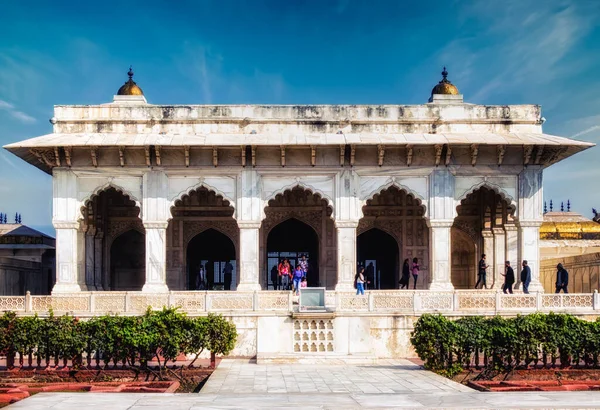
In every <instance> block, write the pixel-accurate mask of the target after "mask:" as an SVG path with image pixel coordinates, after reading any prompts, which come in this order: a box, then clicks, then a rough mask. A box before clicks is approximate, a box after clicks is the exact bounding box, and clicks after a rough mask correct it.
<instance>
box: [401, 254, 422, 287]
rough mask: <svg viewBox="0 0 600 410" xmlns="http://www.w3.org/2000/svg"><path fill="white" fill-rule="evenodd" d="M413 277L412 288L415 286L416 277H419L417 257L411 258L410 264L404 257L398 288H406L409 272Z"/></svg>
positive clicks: (408, 281) (408, 282) (408, 283)
mask: <svg viewBox="0 0 600 410" xmlns="http://www.w3.org/2000/svg"><path fill="white" fill-rule="evenodd" d="M411 273H412V277H413V289H416V288H417V278H418V277H419V259H418V258H413V260H412V266H409V260H408V258H407V259H404V264H403V265H402V277H401V278H400V289H408V288H409V285H410V274H411Z"/></svg>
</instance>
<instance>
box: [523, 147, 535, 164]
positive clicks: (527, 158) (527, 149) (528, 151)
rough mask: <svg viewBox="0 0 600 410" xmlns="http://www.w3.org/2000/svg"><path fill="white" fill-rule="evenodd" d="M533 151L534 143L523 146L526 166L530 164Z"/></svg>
mask: <svg viewBox="0 0 600 410" xmlns="http://www.w3.org/2000/svg"><path fill="white" fill-rule="evenodd" d="M532 152H533V145H525V146H524V147H523V164H524V165H525V166H527V165H529V161H530V160H531V153H532Z"/></svg>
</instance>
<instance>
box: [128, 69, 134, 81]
mask: <svg viewBox="0 0 600 410" xmlns="http://www.w3.org/2000/svg"><path fill="white" fill-rule="evenodd" d="M127 75H128V76H129V80H130V81H133V67H132V66H129V71H127Z"/></svg>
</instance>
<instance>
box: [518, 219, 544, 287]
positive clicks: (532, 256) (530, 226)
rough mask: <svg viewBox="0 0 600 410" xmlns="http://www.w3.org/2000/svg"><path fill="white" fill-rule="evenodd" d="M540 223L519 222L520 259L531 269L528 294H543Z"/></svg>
mask: <svg viewBox="0 0 600 410" xmlns="http://www.w3.org/2000/svg"><path fill="white" fill-rule="evenodd" d="M540 225H541V223H540V222H532V221H529V222H524V221H521V222H519V239H520V242H521V258H522V260H526V261H527V264H528V265H529V268H530V269H531V283H530V284H529V292H543V291H544V286H543V285H542V283H541V282H540V262H541V261H540V243H539V241H540Z"/></svg>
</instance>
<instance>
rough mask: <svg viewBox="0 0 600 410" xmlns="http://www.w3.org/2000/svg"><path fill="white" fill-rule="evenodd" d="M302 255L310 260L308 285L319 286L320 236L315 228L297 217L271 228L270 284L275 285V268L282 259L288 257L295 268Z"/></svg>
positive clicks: (269, 241) (269, 251)
mask: <svg viewBox="0 0 600 410" xmlns="http://www.w3.org/2000/svg"><path fill="white" fill-rule="evenodd" d="M302 255H304V256H305V257H306V259H307V260H308V273H307V275H306V281H307V282H308V286H319V283H320V281H319V237H318V235H317V233H316V232H315V230H314V229H313V228H312V227H311V226H310V225H307V224H305V223H304V222H302V221H299V220H297V219H295V218H291V219H288V220H286V221H284V222H281V223H280V224H279V225H277V226H275V227H274V228H273V229H271V232H269V235H268V237H267V266H268V267H269V271H268V272H269V277H268V278H267V280H268V283H269V284H270V286H271V287H274V286H273V285H274V283H273V279H274V273H275V272H274V271H273V268H276V267H277V265H278V264H279V262H280V261H282V260H283V259H284V258H287V259H289V261H290V265H291V266H292V268H294V267H296V265H297V264H298V261H299V260H300V258H302Z"/></svg>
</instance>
